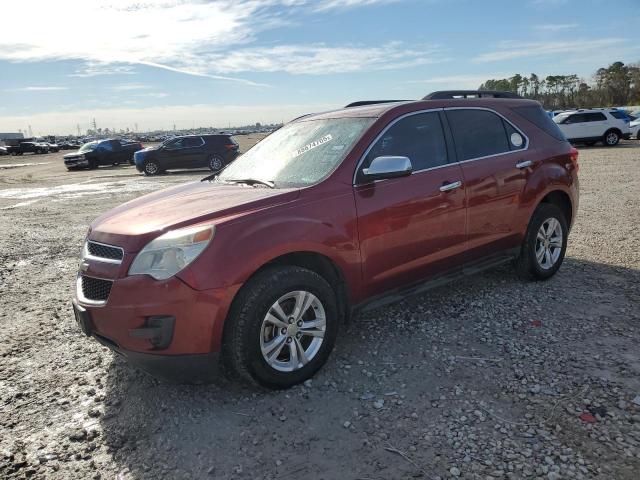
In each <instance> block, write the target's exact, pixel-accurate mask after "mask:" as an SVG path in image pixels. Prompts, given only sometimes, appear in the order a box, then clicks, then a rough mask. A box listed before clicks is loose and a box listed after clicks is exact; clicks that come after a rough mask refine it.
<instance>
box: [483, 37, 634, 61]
mask: <svg viewBox="0 0 640 480" xmlns="http://www.w3.org/2000/svg"><path fill="white" fill-rule="evenodd" d="M624 42H625V40H624V39H622V38H600V39H592V40H572V41H562V40H555V41H550V42H533V43H520V42H503V43H502V44H501V45H500V46H499V48H498V49H497V50H495V51H493V52H488V53H483V54H480V55H478V56H477V57H475V58H474V60H473V61H474V62H477V63H485V62H499V61H504V60H514V59H517V58H532V57H549V56H557V55H566V56H567V58H566V60H569V59H570V58H571V56H572V55H585V54H591V53H593V52H594V51H600V50H603V49H607V48H612V47H617V46H619V45H620V44H622V43H624Z"/></svg>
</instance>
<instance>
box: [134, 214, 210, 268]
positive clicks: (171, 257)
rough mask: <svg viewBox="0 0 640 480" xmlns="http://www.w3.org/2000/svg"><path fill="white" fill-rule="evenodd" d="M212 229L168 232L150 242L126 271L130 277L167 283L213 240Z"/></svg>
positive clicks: (202, 228) (206, 227) (185, 229)
mask: <svg viewBox="0 0 640 480" xmlns="http://www.w3.org/2000/svg"><path fill="white" fill-rule="evenodd" d="M214 232H215V228H214V226H213V225H205V226H201V227H192V228H183V229H180V230H171V231H169V232H167V233H165V234H164V235H161V236H159V237H158V238H156V239H155V240H152V241H150V242H149V243H148V244H147V245H146V246H145V247H144V248H143V249H142V250H141V251H140V253H138V255H137V256H136V258H135V260H134V261H133V263H132V264H131V267H129V275H151V276H152V277H153V278H155V279H156V280H166V279H167V278H170V277H172V276H174V275H175V274H176V273H178V272H179V271H180V270H182V269H183V268H185V267H186V266H187V265H189V264H190V263H191V262H193V261H194V260H195V259H196V258H197V257H198V255H200V254H201V253H202V251H203V250H204V249H205V247H206V246H207V245H208V244H209V242H210V241H211V239H212V238H213V234H214Z"/></svg>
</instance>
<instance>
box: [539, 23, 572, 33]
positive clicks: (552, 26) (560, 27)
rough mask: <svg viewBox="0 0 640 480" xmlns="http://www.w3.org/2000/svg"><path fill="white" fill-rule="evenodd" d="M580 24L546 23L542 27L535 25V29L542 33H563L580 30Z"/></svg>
mask: <svg viewBox="0 0 640 480" xmlns="http://www.w3.org/2000/svg"><path fill="white" fill-rule="evenodd" d="M579 26H580V24H578V23H544V24H542V25H534V26H533V29H534V30H538V31H540V32H561V31H564V30H572V29H574V28H578V27H579Z"/></svg>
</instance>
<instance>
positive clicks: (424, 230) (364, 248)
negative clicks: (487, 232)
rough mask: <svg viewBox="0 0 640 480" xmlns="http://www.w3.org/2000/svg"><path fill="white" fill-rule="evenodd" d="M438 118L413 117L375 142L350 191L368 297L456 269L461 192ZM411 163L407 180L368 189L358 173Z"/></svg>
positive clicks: (457, 170) (461, 231)
mask: <svg viewBox="0 0 640 480" xmlns="http://www.w3.org/2000/svg"><path fill="white" fill-rule="evenodd" d="M443 131H444V130H443V125H442V119H441V111H430V112H422V113H415V114H411V115H409V116H406V117H404V118H402V119H400V120H398V121H397V122H395V123H393V124H392V125H390V126H389V127H387V129H386V130H385V131H384V132H383V133H382V134H381V135H380V136H379V137H378V139H377V140H376V141H375V143H374V144H373V145H372V147H371V148H370V150H369V151H368V153H367V155H366V156H365V159H364V161H363V162H362V165H360V167H359V171H358V172H357V173H356V185H355V187H354V194H355V201H356V209H357V212H358V233H359V239H360V250H361V255H362V270H363V271H362V275H363V280H364V285H367V291H366V292H365V295H366V296H373V295H377V294H380V293H383V292H385V291H388V290H392V289H394V288H396V287H399V286H403V285H409V284H412V283H416V282H418V281H420V280H422V279H424V278H427V277H429V276H431V275H435V274H438V273H441V272H443V271H445V270H451V269H454V268H456V267H458V266H459V265H460V264H461V259H462V255H463V252H464V245H465V233H466V232H465V217H466V214H465V189H464V184H463V181H462V171H461V168H460V166H459V165H457V164H450V163H449V158H450V156H449V153H448V151H447V143H446V141H445V137H444V133H443ZM384 155H398V156H405V157H408V158H409V159H410V161H411V164H412V167H413V173H412V174H411V175H409V176H407V177H401V178H395V179H387V180H380V181H376V182H372V183H367V182H366V179H365V178H364V175H363V174H362V169H364V168H367V167H368V166H369V164H370V163H371V161H372V160H373V159H374V158H375V157H378V156H384Z"/></svg>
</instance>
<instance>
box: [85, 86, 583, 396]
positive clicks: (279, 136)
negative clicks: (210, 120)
mask: <svg viewBox="0 0 640 480" xmlns="http://www.w3.org/2000/svg"><path fill="white" fill-rule="evenodd" d="M468 93H469V92H462V93H461V92H436V93H434V94H431V95H429V96H427V97H425V98H424V99H423V100H421V101H377V102H374V101H372V102H366V101H365V102H356V103H355V104H351V105H348V106H347V107H345V108H343V109H340V110H336V111H330V112H324V113H318V114H310V115H305V116H302V117H300V118H298V119H296V120H294V121H292V122H290V123H289V124H287V125H285V126H284V127H282V128H281V129H279V130H277V131H276V132H274V133H272V134H271V135H269V136H268V137H266V138H265V139H264V140H262V141H261V142H259V143H258V144H256V145H255V146H254V147H253V148H251V149H250V150H249V151H248V152H247V153H245V154H244V155H242V156H241V157H239V158H238V160H236V161H235V162H234V163H232V164H230V165H229V166H228V167H227V168H226V169H224V170H223V171H222V172H221V173H220V174H219V175H218V176H216V177H214V176H212V177H207V178H206V179H203V181H201V182H195V183H188V184H184V185H179V186H175V187H172V188H169V189H166V190H162V191H158V192H155V193H151V194H149V195H145V196H143V197H140V198H137V199H135V200H132V201H130V202H127V203H125V204H123V205H121V206H119V207H117V208H114V209H113V210H110V211H108V212H107V213H105V214H103V215H102V216H100V217H99V218H98V219H96V220H95V221H94V222H93V224H92V225H91V227H90V229H89V232H88V234H87V238H86V241H85V243H84V247H83V251H82V260H81V264H80V271H79V273H78V276H77V284H76V289H75V296H74V299H73V309H74V313H75V318H76V320H77V322H78V324H79V326H80V328H81V329H82V330H83V331H84V333H85V334H86V335H89V336H92V337H93V338H95V339H96V340H97V341H99V342H100V343H101V344H103V345H106V346H107V347H109V348H111V349H112V350H114V351H115V352H117V353H119V354H121V355H123V356H124V357H126V359H127V360H128V361H129V362H131V363H132V364H135V365H137V366H139V367H140V368H142V369H143V370H146V371H148V372H150V373H152V374H154V375H156V376H159V377H162V378H166V379H172V380H178V381H190V382H202V381H207V380H209V379H211V378H213V377H212V376H214V375H215V372H216V371H217V368H216V367H217V365H218V363H219V362H220V361H223V362H224V364H225V365H226V366H227V368H230V369H231V371H232V372H236V373H237V374H238V375H239V376H241V377H243V378H245V379H247V380H249V381H252V382H254V383H257V384H260V385H262V386H266V387H270V388H286V387H289V386H292V385H294V384H296V383H299V382H302V381H304V380H305V379H308V378H309V377H311V376H312V375H313V374H314V373H315V372H316V371H317V370H318V369H319V368H320V367H321V366H322V365H323V364H324V363H325V362H326V361H327V358H328V356H329V354H330V352H331V350H332V348H333V346H334V343H335V341H336V337H337V336H338V331H339V328H340V325H341V323H342V322H344V321H345V320H346V319H348V318H349V317H350V316H351V315H353V313H354V312H357V311H362V310H363V309H370V308H376V307H379V306H380V305H384V304H386V303H389V302H392V301H395V300H397V299H399V298H402V297H404V296H406V295H410V294H416V293H420V292H423V291H425V290H426V289H428V288H430V287H433V286H437V285H441V284H442V283H443V282H445V281H451V280H453V279H456V278H459V277H460V276H462V275H465V274H469V273H473V272H478V271H480V270H482V269H485V268H490V267H493V266H496V265H499V264H501V263H504V262H510V261H513V262H514V264H515V266H516V268H517V271H518V272H519V273H520V274H521V275H522V276H525V277H528V278H530V279H533V280H545V279H548V278H549V277H551V276H552V275H554V274H555V273H556V272H557V271H558V269H559V268H560V265H561V264H562V261H563V258H564V254H565V250H566V247H567V238H568V234H569V230H570V228H571V225H572V222H573V220H574V218H575V216H576V210H577V208H578V177H577V173H578V154H577V151H576V150H575V149H574V148H572V147H571V145H570V144H569V143H568V142H567V140H566V139H565V137H564V136H563V134H562V133H561V132H560V130H559V129H558V127H557V125H556V124H555V123H554V122H553V121H552V120H551V119H550V118H549V117H548V116H547V115H546V113H545V112H544V111H543V110H542V108H541V106H540V104H538V103H537V102H534V101H530V100H523V99H520V98H517V97H516V98H514V97H515V96H514V95H510V94H504V93H503V92H489V93H487V92H475V95H469V94H468ZM472 93H473V92H472ZM472 97H473V98H472Z"/></svg>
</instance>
